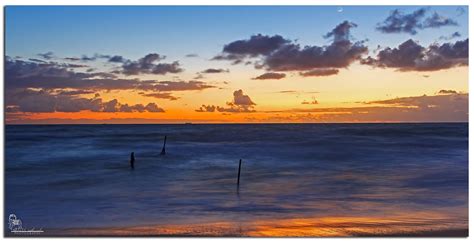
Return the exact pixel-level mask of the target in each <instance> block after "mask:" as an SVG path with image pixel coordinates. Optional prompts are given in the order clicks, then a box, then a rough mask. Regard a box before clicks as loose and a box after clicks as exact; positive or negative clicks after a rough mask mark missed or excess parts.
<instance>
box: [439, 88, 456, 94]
mask: <svg viewBox="0 0 474 242" xmlns="http://www.w3.org/2000/svg"><path fill="white" fill-rule="evenodd" d="M438 94H440V95H444V94H449V95H451V94H458V92H456V91H455V90H444V89H443V90H439V92H438Z"/></svg>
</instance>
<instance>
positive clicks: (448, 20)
mask: <svg viewBox="0 0 474 242" xmlns="http://www.w3.org/2000/svg"><path fill="white" fill-rule="evenodd" d="M5 14H6V16H5V48H6V59H5V112H6V122H7V124H36V123H39V124H53V123H71V124H75V123H187V122H192V123H274V122H276V123H279V122H284V123H289V122H292V123H293V122H295V123H300V122H304V123H307V122H309V123H313V122H324V123H326V122H467V120H468V38H469V37H468V7H467V6H238V7H237V6H233V7H231V6H226V7H223V6H219V7H217V6H166V7H165V6H143V7H132V6H121V7H114V6H102V7H92V6H88V7H79V6H75V7H59V6H58V7H54V6H31V7H29V6H9V7H6V10H5Z"/></svg>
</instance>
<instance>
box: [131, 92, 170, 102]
mask: <svg viewBox="0 0 474 242" xmlns="http://www.w3.org/2000/svg"><path fill="white" fill-rule="evenodd" d="M140 94H141V95H142V96H144V97H153V98H157V99H168V100H171V101H175V100H178V99H179V98H178V97H175V96H173V95H172V94H171V93H169V92H156V93H143V92H142V93H140Z"/></svg>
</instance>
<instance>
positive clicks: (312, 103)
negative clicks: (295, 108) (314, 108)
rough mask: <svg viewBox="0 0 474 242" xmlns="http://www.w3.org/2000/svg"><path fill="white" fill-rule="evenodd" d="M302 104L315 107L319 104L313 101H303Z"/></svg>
mask: <svg viewBox="0 0 474 242" xmlns="http://www.w3.org/2000/svg"><path fill="white" fill-rule="evenodd" d="M301 104H311V105H315V104H319V103H318V101H317V100H313V101H306V100H305V101H303V102H301Z"/></svg>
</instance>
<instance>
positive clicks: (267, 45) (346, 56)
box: [214, 21, 368, 72]
mask: <svg viewBox="0 0 474 242" xmlns="http://www.w3.org/2000/svg"><path fill="white" fill-rule="evenodd" d="M356 26H357V25H356V24H355V23H352V22H349V21H344V22H342V23H341V24H339V25H337V26H336V27H335V28H334V29H333V30H331V31H330V32H328V33H327V34H326V35H324V36H323V37H324V38H326V39H331V40H332V42H331V44H330V45H327V46H304V47H302V46H300V45H299V44H297V43H295V42H292V41H290V40H288V39H285V38H283V37H281V36H279V35H275V36H271V37H270V36H266V35H261V34H258V35H253V36H251V37H250V39H247V40H238V41H234V42H232V43H230V44H228V45H225V46H224V49H223V51H222V52H223V54H221V55H218V56H216V57H214V59H217V60H233V61H234V63H233V64H238V63H244V60H245V58H255V57H257V58H259V61H258V62H256V64H255V68H256V69H262V68H263V69H266V70H267V71H270V72H286V71H310V70H313V69H317V68H336V69H337V68H345V67H347V66H349V65H350V64H351V63H353V62H354V61H356V60H359V59H360V58H361V56H362V55H364V54H366V53H367V52H368V48H367V47H366V46H365V45H364V41H357V42H352V41H351V40H350V38H351V36H350V30H351V29H352V28H355V27H356Z"/></svg>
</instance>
